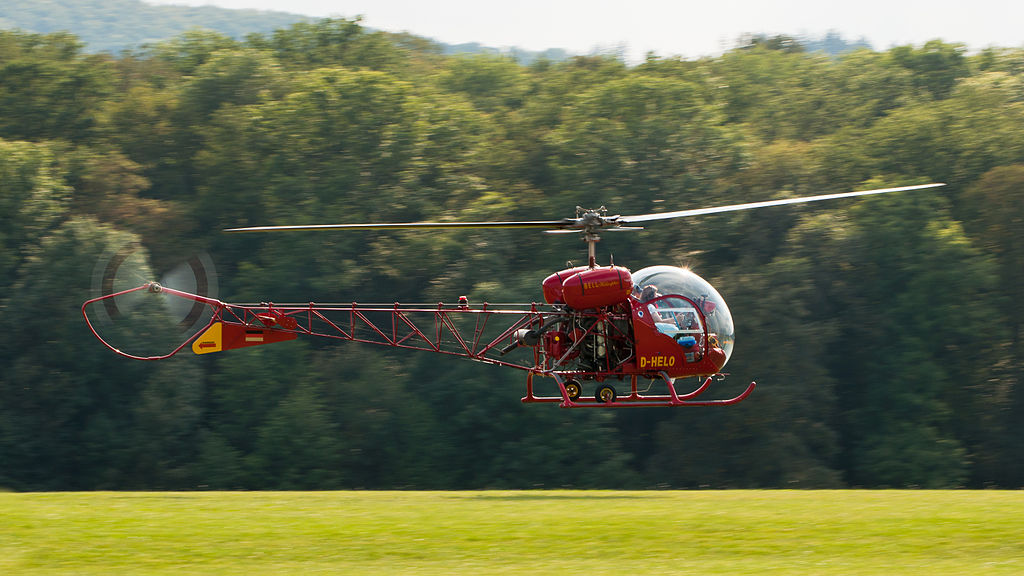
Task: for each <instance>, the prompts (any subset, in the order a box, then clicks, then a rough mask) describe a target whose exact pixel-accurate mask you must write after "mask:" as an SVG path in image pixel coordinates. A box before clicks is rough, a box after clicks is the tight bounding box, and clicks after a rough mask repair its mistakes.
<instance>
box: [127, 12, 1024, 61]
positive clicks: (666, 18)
mask: <svg viewBox="0 0 1024 576" xmlns="http://www.w3.org/2000/svg"><path fill="white" fill-rule="evenodd" d="M146 1H147V2H149V3H151V4H179V5H191V6H200V5H214V6H220V7H223V8H252V9H257V10H275V11H281V12H291V13H295V14H303V15H307V16H317V17H328V16H330V17H345V18H354V17H355V16H362V17H363V24H364V25H365V26H367V27H369V28H374V29H378V30H385V31H388V32H411V33H413V34H416V35H418V36H426V37H428V38H432V39H435V40H439V41H441V42H445V43H448V44H459V43H464V42H479V43H481V44H483V45H485V46H493V47H496V48H504V47H518V48H524V49H527V50H536V51H541V50H545V49H548V48H562V49H565V50H567V51H569V52H571V53H573V54H590V53H593V52H615V51H622V52H623V55H624V56H626V58H627V59H628V60H632V61H640V60H642V59H643V57H644V55H645V54H647V53H648V52H654V53H655V54H657V55H658V56H663V57H669V56H682V57H684V58H689V59H692V58H698V57H701V56H711V55H717V54H720V53H722V52H724V51H726V50H728V49H729V48H732V47H733V46H735V44H736V40H737V39H738V38H739V37H740V36H741V35H742V34H744V33H765V34H770V35H774V34H788V35H791V36H797V35H803V36H809V37H813V38H820V37H822V36H824V34H825V33H826V32H828V31H830V30H834V31H836V32H839V33H840V34H841V35H842V36H843V38H845V39H846V40H848V41H854V40H859V39H861V38H864V39H866V40H867V41H868V42H869V43H871V45H872V46H873V47H874V48H875V49H876V50H885V49H887V48H889V47H891V46H895V45H903V44H915V45H921V44H923V43H924V42H926V41H928V40H931V39H934V38H941V39H942V40H944V41H946V42H959V43H963V44H965V45H967V47H968V48H969V49H970V50H971V51H976V50H980V49H982V48H986V47H989V46H1003V47H1024V26H1022V25H1021V23H1022V22H1024V1H1021V0H970V1H963V0H959V1H951V0H844V1H840V2H834V1H832V0H781V1H775V0H699V1H692V0H630V1H624V0H614V1H613V0H511V1H509V0H506V1H504V2H487V1H486V0H429V1H427V0H146Z"/></svg>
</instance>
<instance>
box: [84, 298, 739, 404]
mask: <svg viewBox="0 0 1024 576" xmlns="http://www.w3.org/2000/svg"><path fill="white" fill-rule="evenodd" d="M142 290H148V291H150V292H154V293H163V294H168V295H171V296H175V297H179V298H185V299H188V300H192V301H195V302H199V303H202V304H205V305H207V306H209V307H210V310H211V312H212V314H211V317H210V320H209V322H207V323H206V324H205V325H204V326H203V327H202V328H200V329H199V330H198V331H197V332H195V334H193V335H192V336H190V337H188V338H187V339H186V340H185V341H184V342H182V343H181V344H180V345H179V346H178V347H177V348H175V349H174V350H172V351H171V352H169V353H167V354H164V355H161V356H137V355H133V354H129V353H126V352H124V351H122V350H119V349H118V348H116V347H114V346H113V345H111V344H110V343H109V342H107V341H106V340H104V339H103V337H101V336H100V334H99V332H98V331H97V330H96V327H95V326H94V325H93V323H92V322H91V321H90V320H89V315H88V313H87V308H88V307H89V306H90V305H92V304H96V303H98V302H101V301H103V300H107V299H111V298H116V297H118V296H122V295H125V294H130V293H132V292H138V291H142ZM527 306H528V309H524V308H525V307H527ZM82 316H83V317H84V318H85V321H86V324H87V325H88V327H89V330H90V331H91V332H92V333H93V335H94V336H95V337H96V338H97V339H98V340H99V341H100V342H102V343H103V345H104V346H106V347H107V348H109V349H110V350H112V351H114V352H116V353H117V354H120V355H122V356H125V357H128V358H132V359H135V360H163V359H165V358H170V357H171V356H174V355H175V354H177V353H178V352H180V351H181V350H182V349H183V348H185V347H186V346H189V345H190V344H192V343H193V342H194V341H195V340H196V339H197V338H199V336H200V335H202V334H203V333H204V332H205V331H206V330H207V329H209V328H210V327H211V326H213V325H214V324H216V323H217V322H222V323H224V324H234V325H238V326H244V327H247V328H259V329H262V330H270V331H273V332H286V333H296V334H305V335H308V336H318V337H322V338H331V339H335V340H347V341H351V342H362V343H365V344H377V345H381V346H388V347H392V348H402V349H407V350H423V351H427V352H435V353H439V354H446V355H450V356H457V357H462V358H468V359H470V360H476V361H478V362H484V363H487V364H493V365H496V366H505V367H509V368H517V369H519V370H525V371H526V372H527V377H526V396H525V397H523V398H522V401H523V402H524V403H534V402H539V403H550V402H557V403H559V405H560V406H561V407H564V408H586V407H589V408H596V407H626V406H728V405H732V404H736V403H738V402H741V401H743V400H744V399H746V398H747V396H749V395H750V393H751V392H753V390H754V386H755V384H754V383H751V384H750V385H749V386H748V387H747V389H746V390H745V391H744V392H743V393H741V394H740V395H738V396H736V397H734V398H730V399H726V400H705V401H698V400H694V399H695V398H697V397H698V396H700V395H701V394H703V393H704V392H705V391H706V390H707V389H708V387H709V386H710V384H711V382H712V381H713V380H715V379H721V378H722V377H724V376H723V375H721V374H714V375H710V376H706V377H705V379H704V380H703V382H702V383H701V384H700V386H699V387H698V388H696V389H695V390H693V391H691V392H688V393H684V394H679V393H678V392H676V389H675V380H673V379H672V378H669V377H668V375H667V374H665V373H664V372H662V373H659V374H657V375H654V379H655V380H660V381H664V382H665V383H666V384H667V387H668V394H657V395H648V394H645V393H643V392H641V391H640V390H638V386H637V379H638V376H640V375H638V374H636V373H633V372H630V371H629V370H627V369H626V368H625V367H624V366H623V365H622V364H620V365H619V366H616V367H608V369H607V370H605V371H599V372H584V371H580V370H560V369H559V367H560V366H562V365H566V364H567V362H566V358H564V357H563V358H561V359H555V358H550V357H548V356H547V355H546V354H545V353H544V351H543V346H541V345H537V346H528V345H523V346H521V347H520V348H524V349H527V350H529V351H531V352H532V354H529V355H524V354H522V353H520V354H519V355H518V356H519V358H520V359H519V360H517V359H515V357H512V358H506V357H505V352H506V351H507V350H502V348H503V347H504V345H505V344H508V343H512V342H515V341H516V338H517V336H516V333H517V331H519V330H522V329H538V328H540V327H542V326H543V325H544V323H545V321H550V320H551V319H552V318H554V317H557V316H566V317H568V313H567V312H565V311H564V310H562V309H560V308H556V307H553V306H546V305H539V304H536V303H533V304H529V305H523V304H498V305H492V304H487V303H485V304H483V305H482V307H480V308H471V307H470V306H468V305H467V304H466V303H464V302H460V303H459V304H454V305H451V304H443V303H438V304H437V305H436V306H429V305H402V304H398V303H395V304H393V305H376V304H359V303H356V302H353V303H351V304H317V303H313V302H310V303H308V304H283V305H278V304H271V303H261V304H258V305H257V304H228V303H225V302H221V301H220V300H217V299H214V298H208V297H205V296H200V295H197V294H191V293H188V292H182V291H180V290H174V289H172V288H165V287H162V286H160V285H159V284H157V283H155V282H150V283H147V284H143V285H142V286H138V287H136V288H131V289H128V290H123V291H121V292H117V293H114V294H107V295H104V296H100V297H97V298H93V299H90V300H88V301H86V302H85V303H84V304H82ZM332 316H333V317H334V319H332V318H331V317H332ZM342 318H344V319H345V320H342ZM499 318H500V319H502V320H504V322H502V323H501V324H500V325H497V326H495V325H494V324H495V323H493V322H490V321H491V320H492V319H499ZM595 318H601V319H604V320H607V319H608V316H607V314H605V315H601V314H598V315H595ZM282 326H287V328H284V327H282ZM460 326H462V327H461V328H460ZM566 356H568V353H567V354H566ZM537 375H540V376H544V377H548V378H552V379H554V380H555V382H556V384H557V385H558V390H559V392H560V394H559V395H557V396H538V395H535V393H534V386H533V378H534V376H537ZM644 376H646V377H651V376H648V375H644ZM608 378H616V379H620V380H621V379H625V378H629V379H630V393H629V395H627V396H624V397H622V398H618V399H616V400H615V401H613V402H605V403H602V402H599V401H597V400H596V399H593V398H591V399H583V398H577V399H575V400H574V399H570V397H569V394H568V392H567V390H566V387H565V383H566V381H567V380H568V379H581V380H594V381H596V382H602V381H604V380H605V379H608Z"/></svg>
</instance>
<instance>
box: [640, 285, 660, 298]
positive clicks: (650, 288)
mask: <svg viewBox="0 0 1024 576" xmlns="http://www.w3.org/2000/svg"><path fill="white" fill-rule="evenodd" d="M658 296H660V294H658V288H657V287H656V286H654V285H653V284H648V285H647V286H644V289H643V290H641V291H640V300H642V301H643V302H647V301H648V300H653V299H654V298H657V297H658Z"/></svg>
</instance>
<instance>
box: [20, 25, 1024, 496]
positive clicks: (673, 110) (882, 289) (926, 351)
mask: <svg viewBox="0 0 1024 576" xmlns="http://www.w3.org/2000/svg"><path fill="white" fill-rule="evenodd" d="M749 40H750V41H749V42H746V43H744V44H742V45H738V46H736V47H735V48H734V49H732V50H729V51H728V52H726V53H724V54H722V55H721V56H716V57H708V58H702V59H698V60H685V59H680V58H667V57H658V56H656V55H653V54H652V55H650V56H649V57H648V58H647V60H646V61H644V62H643V63H640V64H638V65H635V66H628V65H626V64H624V63H623V62H622V61H620V60H618V59H616V58H614V57H609V56H580V57H574V58H569V59H567V60H565V61H559V62H553V61H548V60H538V61H536V62H533V63H531V64H529V65H523V64H520V63H518V62H516V61H514V60H512V59H509V58H504V57H501V56H495V55H468V56H466V55H464V56H446V55H444V54H441V53H440V52H439V51H438V50H437V48H436V45H434V44H432V43H431V42H429V41H426V40H423V39H419V38H416V37H412V36H407V35H403V36H396V35H389V34H385V33H381V32H373V31H369V30H366V29H364V28H363V27H362V26H361V25H360V24H359V22H358V21H349V20H343V19H334V20H322V21H317V22H303V23H297V24H294V25H292V26H291V27H288V28H282V29H279V30H277V31H275V32H272V33H265V34H253V35H250V36H248V37H246V39H244V40H236V39H232V38H230V37H228V36H224V35H220V34H217V33H213V32H203V31H193V32H189V33H186V34H183V35H181V36H178V37H176V38H174V39H172V40H169V41H165V42H160V43H156V44H153V45H150V46H148V47H146V48H145V49H140V50H137V51H133V52H130V53H122V54H121V55H117V56H114V55H110V54H92V53H88V52H87V51H85V50H84V48H83V44H82V42H81V41H80V40H79V39H77V38H76V37H74V36H71V35H69V34H67V33H50V34H34V33H26V32H17V31H5V32H0V288H2V290H0V299H2V300H0V302H2V303H0V325H2V326H3V330H2V331H0V368H2V370H0V488H4V489H11V490H94V489H104V490H107V489H117V490H120V489H174V490H193V489H362V488H366V489H464V488H557V487H571V488H579V489H586V488H636V489H648V488H650V489H658V488H761V487H780V488H836V487H921V488H939V487H967V488H984V487H997V488H1019V487H1021V486H1024V442H1021V439H1022V437H1021V432H1020V428H1019V423H1020V422H1021V421H1024V382H1021V378H1022V374H1024V373H1022V362H1024V345H1022V342H1021V336H1022V335H1021V323H1022V321H1024V306H1022V305H1021V302H1022V298H1024V294H1022V293H1021V292H1022V291H1024V277H1022V276H1024V216H1022V215H1024V49H1022V48H990V49H986V50H984V51H982V52H979V53H976V54H969V53H968V52H967V51H966V49H965V48H964V47H963V46H962V45H960V44H956V43H947V42H945V41H941V40H934V41H930V42H928V43H926V44H924V45H922V46H898V47H893V48H890V49H888V50H885V51H874V50H871V49H860V50H856V51H852V52H848V53H845V54H843V55H841V56H838V57H829V56H826V55H823V54H820V53H810V52H807V51H805V50H804V49H803V48H802V46H801V45H800V44H799V43H798V42H793V41H790V40H787V39H785V38H761V37H751V38H750V39H749ZM926 182H945V183H947V186H946V187H944V188H939V189H935V190H926V191H919V192H912V193H906V194H888V195H884V196H878V197H870V198H865V199H855V200H843V201H837V202H831V203H829V202H822V203H816V204H813V205H803V206H800V205H796V206H786V207H779V208H770V209H765V210H759V211H749V212H735V213H730V214H721V215H710V216H703V217H699V218H696V219H687V220H684V221H671V222H660V223H651V225H650V226H648V227H647V229H646V230H644V231H643V232H642V233H637V234H618V235H611V234H609V235H607V236H608V237H606V238H603V240H602V242H601V244H600V246H599V260H600V261H601V262H602V263H607V259H608V258H609V257H611V256H614V259H615V263H616V264H619V265H625V266H628V267H630V268H632V269H634V270H636V269H639V268H642V267H645V266H649V265H654V264H671V265H678V266H688V267H690V268H692V269H693V270H695V271H696V272H697V273H699V274H700V275H701V276H703V277H704V278H707V279H708V280H709V281H711V282H712V283H713V284H714V285H715V286H716V287H717V289H718V290H719V292H721V293H722V295H723V296H724V297H725V299H726V300H727V301H728V303H729V306H730V308H731V310H732V313H733V316H734V318H735V320H736V331H737V336H736V348H735V353H734V354H733V357H732V359H731V361H730V363H729V365H728V366H727V367H726V370H727V371H728V372H729V373H730V374H732V376H731V377H730V379H729V380H727V381H726V382H725V383H724V384H722V387H723V389H722V390H721V392H720V393H721V394H726V395H727V394H730V393H735V392H736V391H738V390H742V387H743V386H744V385H745V383H746V382H749V381H750V380H757V381H758V389H757V390H756V391H755V393H754V395H752V396H751V397H750V398H749V399H748V400H746V401H745V402H743V403H742V404H739V405H737V406H733V407H728V408H686V409H663V408H659V409H641V410H580V411H574V410H562V409H559V408H557V407H555V406H550V405H523V404H521V403H520V401H519V399H520V397H521V396H522V393H523V387H524V380H525V376H524V374H523V373H521V372H518V371H511V370H503V369H500V368H497V367H493V366H488V365H484V364H478V363H474V362H467V361H465V360H460V359H449V358H445V357H441V356H437V355H434V354H429V353H423V352H406V353H402V352H400V351H392V350H389V349H385V348H373V347H368V346H366V345H358V344H348V343H341V344H339V343H332V342H326V341H316V340H302V339H300V340H297V341H294V342H288V343H282V344H275V345H273V346H265V347H255V348H251V349H246V350H238V351H233V352H230V353H224V354H210V355H204V356H195V355H192V354H191V353H182V354H180V355H178V356H175V357H174V358H171V359H169V360H166V361H161V362H137V361H131V360H127V359H124V358H122V357H120V356H117V355H115V354H113V353H111V352H110V351H109V350H106V349H105V348H103V347H102V346H101V345H100V344H99V343H98V342H97V341H96V340H95V339H94V338H93V337H92V335H91V334H90V333H89V331H88V329H87V327H86V325H85V323H84V322H83V320H82V317H81V314H80V306H81V304H82V302H83V301H85V300H86V299H88V298H90V297H92V296H93V295H94V294H95V291H96V285H95V282H96V275H97V268H98V267H99V268H102V266H103V262H105V261H108V260H109V258H110V254H111V253H117V252H118V251H119V250H120V251H123V250H124V247H125V246H131V247H132V248H131V253H132V255H133V258H132V259H131V262H130V263H128V264H125V267H129V266H130V267H131V269H132V273H133V274H135V275H136V276H137V277H138V278H140V283H141V282H143V281H146V280H152V279H160V278H161V277H162V276H163V275H164V274H166V273H167V272H168V271H171V270H174V269H175V268H176V267H177V266H179V265H180V264H181V263H182V262H185V261H187V260H188V259H189V258H192V257H194V256H195V255H197V254H203V255H205V257H208V258H209V260H210V261H211V262H213V263H214V264H215V266H216V280H217V283H218V291H219V293H218V297H219V298H220V299H222V300H225V301H229V302H233V301H237V302H260V301H278V302H309V301H322V302H351V301H354V300H360V301H377V302H439V301H453V300H455V299H457V298H458V297H459V296H460V295H467V296H468V297H469V299H470V300H471V301H473V302H531V301H539V300H541V299H542V295H541V293H540V282H541V280H543V278H544V277H545V276H547V275H548V274H550V273H551V272H554V271H556V270H559V269H561V268H564V267H565V264H566V261H567V260H573V261H576V262H581V261H583V260H584V259H585V249H586V247H585V245H584V244H583V243H582V242H580V241H579V239H578V238H577V237H575V236H550V235H545V234H541V233H536V232H531V231H522V230H498V231H494V230H488V231H480V230H459V231H434V232H430V233H427V232H419V231H402V232H385V231H366V232H355V233H353V232H348V233H344V234H341V233H337V234H332V233H317V234H309V233H290V234H279V235H270V234H262V235H261V234H248V235H238V234H225V233H223V232H222V230H223V229H225V228H230V227H237V226H247V225H272V224H320V223H344V222H402V221H419V220H431V221H434V220H449V221H458V220H464V221H476V220H547V219H558V218H562V217H565V216H571V215H573V214H574V208H575V206H577V205H580V206H584V207H597V206H600V205H605V206H607V207H608V208H609V210H610V213H622V214H641V213H649V212H660V211H671V210H682V209H687V208H697V207H704V206H715V205H724V204H733V203H741V202H752V201H759V200H767V199H772V198H779V197H786V196H801V195H811V194H823V193H828V192H842V191H849V190H855V189H863V188H867V187H887V186H899V185H906V184H918V183H926ZM105 258H106V259H107V260H104V259H105ZM138 316H139V318H136V319H132V320H130V321H126V322H127V323H126V324H124V325H123V326H122V325H119V326H118V327H115V328H113V329H116V330H121V329H123V330H125V331H126V332H125V334H127V335H128V337H131V338H135V337H137V338H140V339H142V338H149V337H153V338H155V339H160V338H168V339H170V340H174V339H175V338H180V337H181V336H180V334H176V333H175V332H174V330H173V327H171V326H170V325H169V324H168V323H167V322H166V321H164V320H162V319H161V318H159V317H158V316H159V313H158V312H152V311H140V314H138ZM736 387H738V389H736V390H734V388H736Z"/></svg>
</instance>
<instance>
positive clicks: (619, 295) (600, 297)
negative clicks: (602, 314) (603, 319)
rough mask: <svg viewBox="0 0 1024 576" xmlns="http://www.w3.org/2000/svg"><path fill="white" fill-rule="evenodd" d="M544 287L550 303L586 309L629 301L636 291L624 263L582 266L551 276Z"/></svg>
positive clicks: (545, 296) (546, 297)
mask: <svg viewBox="0 0 1024 576" xmlns="http://www.w3.org/2000/svg"><path fill="white" fill-rule="evenodd" d="M543 286H544V299H545V300H546V301H547V302H548V303H549V304H556V303H565V304H567V305H568V306H570V307H572V308H575V309H577V310H584V309H587V308H602V307H604V306H612V305H614V304H618V303H619V302H625V301H626V298H628V297H629V293H630V292H631V291H632V290H633V277H632V276H631V275H630V273H629V270H627V269H626V268H623V267H621V266H602V267H598V268H588V267H586V266H581V267H577V268H569V269H567V270H562V271H561V272H556V273H554V274H552V275H551V276H548V277H547V278H546V279H545V280H544V284H543Z"/></svg>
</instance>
